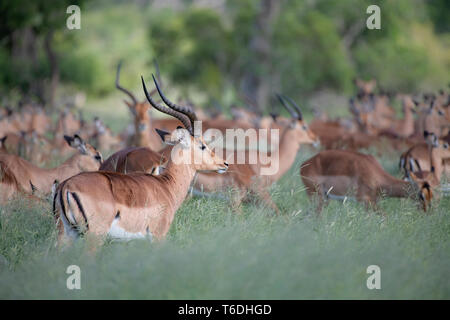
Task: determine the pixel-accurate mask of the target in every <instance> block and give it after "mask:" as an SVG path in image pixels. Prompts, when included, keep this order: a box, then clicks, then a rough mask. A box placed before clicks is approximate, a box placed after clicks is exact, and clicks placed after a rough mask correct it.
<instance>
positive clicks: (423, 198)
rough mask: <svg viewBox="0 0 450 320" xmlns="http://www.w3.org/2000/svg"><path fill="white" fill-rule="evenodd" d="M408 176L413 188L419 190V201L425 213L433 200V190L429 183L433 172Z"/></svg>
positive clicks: (412, 173) (420, 172)
mask: <svg viewBox="0 0 450 320" xmlns="http://www.w3.org/2000/svg"><path fill="white" fill-rule="evenodd" d="M409 176H410V178H411V181H412V183H413V185H414V186H415V187H417V188H418V189H419V194H418V196H419V200H420V203H421V205H422V209H423V211H427V209H428V208H430V206H431V200H432V199H433V189H432V185H431V184H430V182H429V181H431V180H433V172H422V171H419V172H416V173H414V172H410V173H409Z"/></svg>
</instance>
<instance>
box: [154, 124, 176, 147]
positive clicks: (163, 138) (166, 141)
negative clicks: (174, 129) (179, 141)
mask: <svg viewBox="0 0 450 320" xmlns="http://www.w3.org/2000/svg"><path fill="white" fill-rule="evenodd" d="M155 131H156V133H157V134H158V135H159V137H160V138H161V140H162V141H163V142H164V143H166V144H169V145H170V144H173V143H171V141H170V139H167V138H166V137H167V136H170V132H167V131H164V130H160V129H158V128H155Z"/></svg>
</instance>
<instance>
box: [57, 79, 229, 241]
mask: <svg viewBox="0 0 450 320" xmlns="http://www.w3.org/2000/svg"><path fill="white" fill-rule="evenodd" d="M153 79H154V81H155V84H156V85H157V89H158V91H159V93H160V95H161V96H162V93H161V91H160V88H159V87H158V83H157V81H156V79H155V78H154V77H153ZM142 85H143V87H144V92H145V94H146V96H147V98H148V99H149V100H150V99H151V98H150V94H149V93H148V92H147V88H146V87H145V83H144V79H143V78H142ZM153 106H154V107H155V108H156V109H158V110H159V111H161V112H164V113H166V114H168V115H171V116H173V117H175V118H177V119H178V120H180V121H181V123H183V125H184V127H185V128H179V129H176V130H174V131H173V132H172V133H171V134H169V133H167V132H162V131H158V133H159V134H160V136H161V138H162V140H163V141H164V142H166V143H168V144H173V145H174V149H173V152H171V157H170V159H169V160H168V163H167V168H166V169H165V170H164V173H163V174H162V175H159V176H154V175H150V174H145V173H132V174H128V175H126V174H121V173H116V172H100V171H99V172H88V173H81V174H79V175H76V176H74V177H72V178H70V179H68V180H66V181H64V182H62V183H61V184H60V185H59V186H58V187H57V190H56V193H55V196H54V199H53V208H54V212H55V216H59V217H60V219H58V220H57V224H58V229H59V239H60V241H59V242H60V243H61V241H62V240H63V238H64V235H65V236H70V237H77V236H78V235H79V233H80V232H86V233H88V234H92V235H95V236H106V235H110V236H111V237H114V238H119V239H134V238H146V237H152V236H154V237H155V238H156V239H161V238H163V237H164V236H165V235H166V234H167V232H168V231H169V228H170V225H171V223H172V221H173V218H174V215H175V212H176V211H177V210H178V208H179V207H180V205H181V204H182V203H183V201H184V199H185V197H186V194H187V191H188V188H189V185H190V183H191V180H192V179H193V178H194V175H195V173H196V171H216V172H219V173H223V172H225V171H226V170H227V168H228V164H227V163H226V162H225V161H224V160H223V159H221V158H219V157H217V156H216V155H215V154H214V153H213V152H212V151H211V149H209V148H208V147H207V146H206V145H205V143H204V141H203V138H202V137H201V136H200V137H194V130H193V121H191V117H192V113H191V112H189V111H188V110H187V109H186V108H183V107H179V106H176V105H172V104H168V106H169V108H167V107H164V106H162V105H157V104H154V105H153ZM98 239H99V240H100V238H98Z"/></svg>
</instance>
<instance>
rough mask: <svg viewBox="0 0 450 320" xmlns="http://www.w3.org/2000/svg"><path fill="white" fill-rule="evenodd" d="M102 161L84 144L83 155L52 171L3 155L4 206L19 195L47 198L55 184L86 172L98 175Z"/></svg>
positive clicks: (0, 163)
mask: <svg viewBox="0 0 450 320" xmlns="http://www.w3.org/2000/svg"><path fill="white" fill-rule="evenodd" d="M84 148H85V149H86V150H85V149H84ZM96 157H97V158H99V159H100V160H99V159H96ZM100 161H101V155H100V154H99V153H98V152H97V151H96V150H95V149H94V148H93V147H92V146H90V145H88V144H85V146H84V147H83V151H82V152H81V151H79V153H77V154H75V155H73V156H72V157H71V158H69V159H68V160H66V161H65V162H64V163H63V164H61V165H60V166H58V167H56V168H53V169H43V168H39V167H36V166H35V165H33V164H32V163H30V162H28V161H27V160H25V159H22V158H20V157H18V156H16V155H11V154H0V170H1V171H0V175H2V176H3V177H4V179H5V180H1V181H0V188H1V190H0V197H1V198H2V199H3V202H4V201H6V200H8V199H9V198H11V196H12V195H14V194H16V193H18V192H25V193H27V194H34V193H36V194H39V195H47V194H49V193H50V192H51V187H52V184H53V182H54V181H55V180H59V181H63V180H65V179H67V178H69V177H71V176H73V175H75V174H77V173H79V172H83V171H96V170H98V168H99V167H100ZM11 181H15V182H14V183H12V182H11Z"/></svg>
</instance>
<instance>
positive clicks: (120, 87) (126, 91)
mask: <svg viewBox="0 0 450 320" xmlns="http://www.w3.org/2000/svg"><path fill="white" fill-rule="evenodd" d="M121 67H122V61H120V62H119V64H118V65H117V73H116V88H117V89H119V90H120V91H122V92H123V93H125V94H126V95H128V96H129V97H130V98H131V100H132V101H133V104H134V105H136V104H137V103H138V102H137V99H136V97H135V96H134V95H133V94H132V93H131V92H130V91H128V90H127V89H125V88H124V87H122V86H120V84H119V77H120V68H121Z"/></svg>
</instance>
